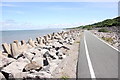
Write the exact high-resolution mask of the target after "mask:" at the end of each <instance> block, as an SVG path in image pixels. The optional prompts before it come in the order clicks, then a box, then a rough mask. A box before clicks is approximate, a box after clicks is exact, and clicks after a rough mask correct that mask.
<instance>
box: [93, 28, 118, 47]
mask: <svg viewBox="0 0 120 80" xmlns="http://www.w3.org/2000/svg"><path fill="white" fill-rule="evenodd" d="M92 32H93V33H94V34H95V35H97V36H98V37H100V38H101V39H103V40H105V41H106V42H107V43H109V44H110V45H112V46H114V47H115V48H118V47H119V46H120V45H119V44H120V41H119V36H118V34H117V33H116V32H112V31H110V32H98V30H92Z"/></svg>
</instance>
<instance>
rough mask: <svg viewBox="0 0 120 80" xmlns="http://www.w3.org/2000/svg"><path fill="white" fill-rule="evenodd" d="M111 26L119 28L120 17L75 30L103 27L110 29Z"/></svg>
mask: <svg viewBox="0 0 120 80" xmlns="http://www.w3.org/2000/svg"><path fill="white" fill-rule="evenodd" d="M112 26H120V16H119V17H116V18H114V19H106V20H104V21H102V22H98V23H94V24H91V25H85V26H79V27H76V28H82V29H88V30H90V29H92V28H103V27H112Z"/></svg>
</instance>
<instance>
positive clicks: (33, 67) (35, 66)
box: [23, 61, 42, 72]
mask: <svg viewBox="0 0 120 80" xmlns="http://www.w3.org/2000/svg"><path fill="white" fill-rule="evenodd" d="M41 68H42V66H41V65H39V64H37V63H36V62H35V61H32V62H31V63H29V64H27V65H26V66H25V67H24V69H23V72H26V71H30V70H40V69H41Z"/></svg>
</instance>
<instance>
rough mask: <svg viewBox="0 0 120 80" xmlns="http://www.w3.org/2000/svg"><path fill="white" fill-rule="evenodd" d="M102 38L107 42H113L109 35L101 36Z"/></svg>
mask: <svg viewBox="0 0 120 80" xmlns="http://www.w3.org/2000/svg"><path fill="white" fill-rule="evenodd" d="M102 39H103V40H105V41H107V42H110V43H112V42H113V38H111V37H108V38H107V37H102Z"/></svg>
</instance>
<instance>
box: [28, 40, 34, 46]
mask: <svg viewBox="0 0 120 80" xmlns="http://www.w3.org/2000/svg"><path fill="white" fill-rule="evenodd" d="M28 43H29V44H30V45H31V46H32V47H35V43H34V41H33V40H32V39H29V40H28Z"/></svg>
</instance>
